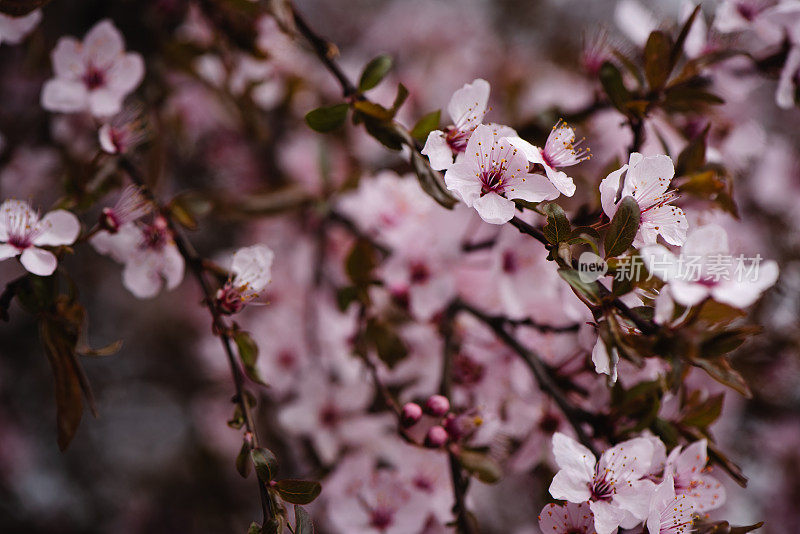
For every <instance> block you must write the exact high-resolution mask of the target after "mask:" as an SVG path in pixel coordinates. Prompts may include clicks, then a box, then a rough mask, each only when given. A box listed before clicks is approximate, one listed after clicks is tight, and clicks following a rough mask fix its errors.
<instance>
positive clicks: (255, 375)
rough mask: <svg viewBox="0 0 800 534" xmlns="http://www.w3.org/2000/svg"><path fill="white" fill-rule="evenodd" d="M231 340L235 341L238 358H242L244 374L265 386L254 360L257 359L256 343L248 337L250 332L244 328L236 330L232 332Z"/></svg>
mask: <svg viewBox="0 0 800 534" xmlns="http://www.w3.org/2000/svg"><path fill="white" fill-rule="evenodd" d="M233 341H234V343H236V348H237V350H238V351H239V359H240V360H242V366H243V367H244V372H245V374H247V376H248V378H250V380H252V381H253V382H256V383H258V384H262V385H265V386H266V385H267V384H266V382H264V380H263V379H262V378H261V375H260V374H259V372H258V368H257V367H256V362H257V361H258V345H257V344H256V342H255V341H254V340H253V338H252V337H250V334H249V333H248V332H245V331H244V330H237V331H236V332H234V334H233Z"/></svg>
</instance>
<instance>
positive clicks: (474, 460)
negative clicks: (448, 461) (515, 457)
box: [458, 450, 503, 484]
mask: <svg viewBox="0 0 800 534" xmlns="http://www.w3.org/2000/svg"><path fill="white" fill-rule="evenodd" d="M458 459H459V461H460V462H461V466H462V467H463V468H464V469H466V470H467V471H469V472H470V473H472V474H473V475H475V477H476V478H477V479H478V480H480V481H481V482H483V483H485V484H494V483H495V482H497V481H499V480H500V478H501V477H502V476H503V471H502V469H500V466H499V465H498V464H497V462H496V461H495V460H494V459H492V458H491V457H490V456H489V455H487V454H484V453H482V452H478V451H470V450H463V451H461V454H460V455H459V456H458Z"/></svg>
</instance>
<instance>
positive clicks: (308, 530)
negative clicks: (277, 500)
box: [294, 504, 314, 534]
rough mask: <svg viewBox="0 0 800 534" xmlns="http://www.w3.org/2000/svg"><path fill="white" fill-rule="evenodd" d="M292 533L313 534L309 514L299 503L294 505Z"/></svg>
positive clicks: (312, 525) (312, 524)
mask: <svg viewBox="0 0 800 534" xmlns="http://www.w3.org/2000/svg"><path fill="white" fill-rule="evenodd" d="M294 534H314V523H313V522H312V521H311V516H310V515H309V514H308V512H306V509H305V508H303V507H302V506H300V505H299V504H295V505H294Z"/></svg>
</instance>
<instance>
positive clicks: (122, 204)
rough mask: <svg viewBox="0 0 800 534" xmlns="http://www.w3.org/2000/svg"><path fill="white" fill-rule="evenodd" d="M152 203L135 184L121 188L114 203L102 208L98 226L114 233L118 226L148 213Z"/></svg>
mask: <svg viewBox="0 0 800 534" xmlns="http://www.w3.org/2000/svg"><path fill="white" fill-rule="evenodd" d="M151 210H152V205H151V204H150V202H149V201H148V200H147V198H145V196H144V195H143V194H142V192H141V190H140V189H139V188H138V187H136V186H135V185H129V186H127V187H126V188H125V189H123V190H122V193H121V194H120V195H119V198H118V199H117V202H116V204H114V207H111V208H103V212H102V214H101V215H100V227H101V228H102V229H103V230H107V231H108V232H110V233H112V234H114V233H117V231H119V229H120V227H121V226H123V225H125V224H128V223H131V222H134V221H137V220H139V219H141V218H142V217H144V216H145V215H147V214H148V213H150V211H151Z"/></svg>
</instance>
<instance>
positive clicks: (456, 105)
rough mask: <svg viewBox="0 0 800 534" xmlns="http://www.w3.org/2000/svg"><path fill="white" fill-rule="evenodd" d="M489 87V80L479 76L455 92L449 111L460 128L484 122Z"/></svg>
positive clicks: (463, 128)
mask: <svg viewBox="0 0 800 534" xmlns="http://www.w3.org/2000/svg"><path fill="white" fill-rule="evenodd" d="M489 89H490V88H489V82H487V81H486V80H482V79H480V78H478V79H477V80H475V81H473V82H472V83H468V84H465V85H464V86H463V87H462V88H461V89H459V90H458V91H456V92H455V93H453V96H452V98H451V99H450V103H449V104H448V105H447V112H448V113H449V114H450V118H451V119H453V124H454V125H455V126H456V127H457V128H458V129H459V130H467V129H471V128H474V127H475V126H477V125H478V124H480V123H481V122H483V116H484V114H485V113H486V105H487V104H488V103H489Z"/></svg>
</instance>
